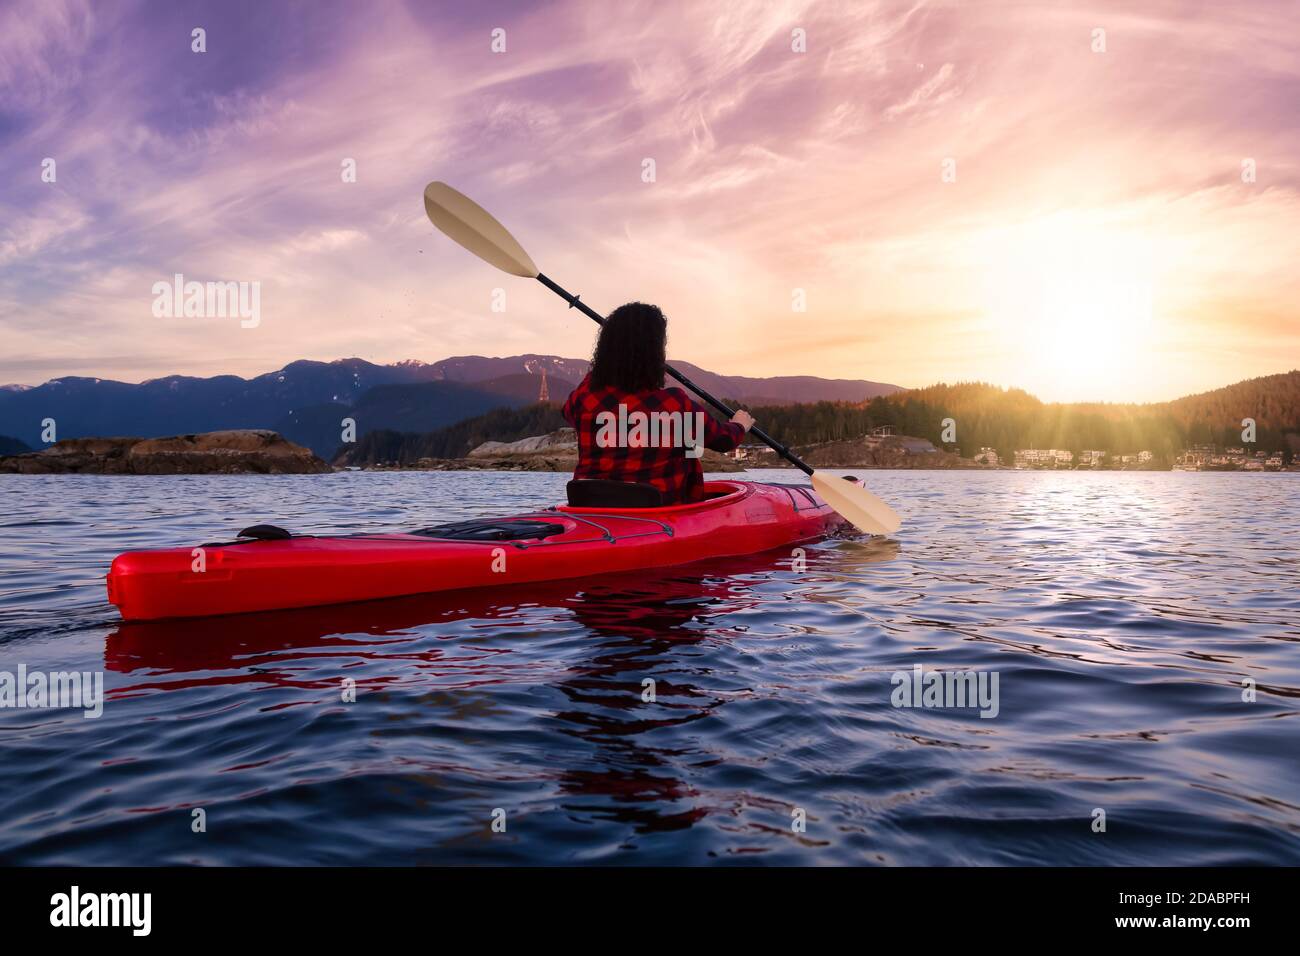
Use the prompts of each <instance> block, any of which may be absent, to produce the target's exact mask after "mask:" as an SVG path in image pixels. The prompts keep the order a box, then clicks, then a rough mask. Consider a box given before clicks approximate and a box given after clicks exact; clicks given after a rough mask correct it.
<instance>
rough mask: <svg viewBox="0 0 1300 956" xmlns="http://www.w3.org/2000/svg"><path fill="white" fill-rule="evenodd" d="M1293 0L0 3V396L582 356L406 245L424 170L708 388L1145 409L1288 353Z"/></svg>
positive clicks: (499, 292) (1297, 237) (1296, 79)
mask: <svg viewBox="0 0 1300 956" xmlns="http://www.w3.org/2000/svg"><path fill="white" fill-rule="evenodd" d="M1298 13H1300V5H1298V4H1297V3H1295V2H1283V0H1276V2H1274V0H1270V2H1250V0H1243V2H1233V3H1219V2H1208V0H1207V2H1194V0H1180V2H1164V0H1149V2H1142V3H1137V4H1135V3H1131V2H1121V3H1097V2H1067V0H1042V2H1025V3H1010V2H1007V3H1002V2H966V3H953V2H943V3H927V2H911V3H908V2H872V0H851V2H810V3H807V2H805V3H782V2H762V3H746V2H742V0H728V2H727V3H725V4H719V3H712V2H685V3H682V2H671V0H654V2H644V3H595V2H591V0H587V2H574V0H569V2H556V3H492V2H482V3H474V4H468V3H431V2H411V3H399V2H376V3H365V4H361V3H355V2H353V3H328V2H312V3H307V2H301V3H297V2H266V0H259V2H248V3H245V2H220V3H217V2H210V3H186V2H166V3H164V2H151V3H131V2H125V0H115V2H112V3H86V2H72V0H33V2H26V0H20V2H13V0H4V2H0V340H2V346H0V383H21V384H28V385H34V384H39V383H40V382H43V381H46V380H48V379H51V378H57V377H60V376H65V375H87V376H97V377H104V378H114V379H120V380H124V381H140V380H142V379H147V378H153V377H159V376H162V375H166V374H170V373H182V374H190V375H213V374H223V373H230V374H238V375H245V376H251V375H255V374H259V373H262V372H266V371H270V370H273V369H276V368H279V367H281V366H283V365H284V364H286V363H287V362H289V361H292V360H294V359H300V358H308V359H318V360H330V359H336V358H343V357H350V356H359V357H361V358H365V359H368V360H371V361H375V362H392V361H398V360H404V359H419V360H424V361H436V360H438V359H440V358H444V357H447V356H450V355H463V354H482V355H512V354H519V353H527V352H537V353H548V354H559V355H563V356H569V357H580V356H585V355H588V354H590V350H591V344H592V333H593V326H592V325H591V323H590V322H589V321H588V320H586V319H584V318H583V317H582V316H580V315H579V314H578V313H577V312H576V311H572V310H567V309H566V308H565V307H564V305H563V303H562V302H561V301H560V300H558V299H557V298H555V297H554V296H553V295H552V294H551V293H549V292H547V291H546V290H545V289H543V288H542V287H541V286H540V285H539V284H538V283H535V282H531V281H529V280H525V279H519V278H515V277H512V276H508V275H505V274H503V273H500V272H496V271H495V270H493V269H491V268H490V267H489V266H487V265H485V264H484V263H482V262H480V261H479V260H477V259H474V258H473V257H471V256H470V255H469V254H468V253H466V252H464V251H463V250H462V249H460V248H459V247H457V246H455V245H454V244H452V243H451V242H450V241H449V240H447V239H446V238H445V237H443V236H441V235H440V234H438V233H437V232H436V231H434V229H433V227H432V226H431V225H430V223H429V222H428V220H427V218H426V217H425V215H424V210H423V206H422V200H421V195H422V191H423V188H424V185H425V184H426V183H427V182H429V181H430V180H435V179H436V180H443V181H446V182H448V183H450V184H452V185H453V186H455V187H456V188H457V189H459V190H461V191H462V192H464V193H466V194H467V195H469V196H471V197H472V198H474V199H475V200H476V201H477V202H479V203H480V204H481V205H483V206H484V207H485V208H487V209H488V210H489V211H491V212H492V213H493V214H494V215H495V216H496V217H497V218H498V219H499V220H501V221H502V222H503V223H505V225H506V226H507V227H508V228H509V229H510V230H511V232H512V233H513V234H514V235H515V236H516V237H517V238H518V239H519V241H520V242H521V243H522V244H523V246H524V248H525V249H527V250H528V252H529V253H530V255H531V256H532V258H533V259H534V261H535V262H536V263H537V264H538V266H539V268H541V270H542V271H543V272H545V273H546V274H547V275H549V276H551V277H552V278H553V279H555V280H556V281H557V282H559V283H560V284H561V285H563V286H565V287H566V288H568V289H569V290H570V291H572V292H577V293H581V295H582V298H583V301H584V302H588V303H590V304H591V305H593V307H595V308H597V309H603V310H609V309H612V308H613V307H614V306H616V305H618V304H620V303H622V302H625V301H629V300H641V301H650V302H655V303H657V304H659V305H660V306H661V307H663V309H664V310H665V312H666V313H667V315H668V316H669V323H670V325H669V334H670V343H669V353H670V356H671V357H674V358H680V359H685V360H688V361H691V362H694V363H695V364H697V365H699V366H702V367H704V368H708V369H710V370H712V371H716V372H721V373H724V374H734V375H756V376H764V375H797V374H810V375H820V376H824V377H830V378H865V379H870V380H873V381H881V382H889V383H893V384H897V385H903V386H909V387H911V386H924V385H929V384H933V383H935V382H941V381H943V382H957V381H985V382H992V383H994V384H997V385H1003V386H1016V387H1022V388H1025V389H1027V390H1029V391H1030V392H1032V393H1033V394H1036V395H1038V396H1039V397H1041V398H1043V399H1045V400H1055V401H1076V400H1078V401H1083V400H1103V401H1159V400H1164V399H1170V398H1174V397H1177V396H1179V395H1183V394H1189V393H1193V392H1199V391H1205V390H1208V389H1211V388H1216V387H1219V386H1222V385H1226V384H1229V383H1231V382H1235V381H1239V380H1241V379H1244V378H1249V377H1252V376H1256V375H1265V374H1271V373H1275V372H1282V371H1287V370H1289V369H1292V368H1296V367H1297V366H1300V311H1298V309H1300V306H1298V305H1297V303H1298V301H1300V296H1298V294H1297V293H1300V269H1297V268H1296V263H1297V262H1300V228H1298V224H1300V192H1298V190H1300V159H1298V158H1297V151H1298V150H1300V109H1297V105H1296V104H1298V103H1300V31H1298V30H1296V29H1295V24H1296V22H1297V14H1298ZM195 29H201V30H202V31H203V32H202V34H201V39H202V41H203V44H204V50H203V52H196V51H195V50H194V48H193V47H194V44H195V42H196V41H195V38H194V35H193V31H194V30H195ZM51 160H52V161H53V162H52V164H51V162H50V161H51ZM651 164H652V165H651ZM345 168H348V169H350V168H355V177H354V178H355V181H349V179H350V178H351V177H348V176H345V174H344V173H345ZM51 172H52V174H53V175H51ZM51 179H52V181H50V180H51ZM177 274H180V275H182V276H183V277H184V278H185V280H186V281H197V282H210V281H222V282H227V281H229V282H239V283H247V284H248V285H247V286H245V288H246V289H248V290H252V289H254V288H255V289H256V290H257V294H258V299H257V303H258V309H257V317H256V322H255V324H254V323H253V322H252V321H241V320H240V318H238V317H232V316H221V315H212V314H206V315H185V314H184V310H183V309H182V310H171V311H169V310H168V308H167V307H166V306H160V305H159V287H158V286H156V284H157V283H171V282H172V281H173V276H175V275H177ZM250 301H251V300H250ZM160 309H161V312H160Z"/></svg>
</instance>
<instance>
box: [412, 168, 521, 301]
mask: <svg viewBox="0 0 1300 956" xmlns="http://www.w3.org/2000/svg"><path fill="white" fill-rule="evenodd" d="M424 211H425V212H426V213H428V214H429V219H430V221H432V222H433V224H434V225H435V226H437V227H438V228H439V229H440V230H442V231H443V232H444V233H446V234H447V235H448V236H449V237H451V238H452V239H453V240H455V241H456V242H457V243H459V244H460V245H462V246H464V247H465V248H466V249H468V250H469V251H470V252H472V253H474V255H476V256H478V257H479V258H480V259H482V260H483V261H484V262H487V263H488V264H490V265H494V266H496V267H497V268H498V269H500V270H501V271H502V272H509V273H510V274H511V275H514V276H523V277H524V278H525V279H536V278H537V273H538V269H537V266H535V265H533V260H532V259H530V258H528V253H526V252H524V247H523V246H521V245H520V244H519V243H518V242H516V241H515V237H514V236H512V235H510V233H509V232H507V231H506V227H505V226H503V225H501V223H499V222H497V221H496V220H495V219H493V218H492V215H491V214H490V213H489V212H488V211H487V210H486V209H484V208H483V207H482V206H480V205H479V204H478V203H476V202H475V201H474V200H472V199H470V198H469V197H468V196H466V195H464V194H463V193H458V192H457V191H456V190H454V189H452V188H451V187H450V186H448V185H447V184H446V183H438V182H433V183H429V185H427V186H425V187H424Z"/></svg>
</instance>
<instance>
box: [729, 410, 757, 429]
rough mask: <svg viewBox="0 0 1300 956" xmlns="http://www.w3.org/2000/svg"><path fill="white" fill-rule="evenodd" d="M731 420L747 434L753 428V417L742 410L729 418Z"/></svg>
mask: <svg viewBox="0 0 1300 956" xmlns="http://www.w3.org/2000/svg"><path fill="white" fill-rule="evenodd" d="M731 420H732V421H733V422H735V423H736V424H737V425H739V426H740V427H741V428H743V429H745V431H746V432H748V431H749V430H750V429H751V428H753V427H754V416H753V415H751V414H749V412H747V411H745V410H744V409H743V408H742V409H740V410H739V411H737V412H736V414H734V415H732V416H731Z"/></svg>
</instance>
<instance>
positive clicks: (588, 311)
mask: <svg viewBox="0 0 1300 956" xmlns="http://www.w3.org/2000/svg"><path fill="white" fill-rule="evenodd" d="M537 281H538V282H540V283H541V284H542V285H544V286H546V288H548V289H550V290H551V291H552V292H554V293H555V294H556V295H558V296H559V297H560V298H561V299H563V300H564V301H565V302H567V303H569V308H571V309H577V310H578V311H579V312H581V313H582V314H583V315H586V316H588V317H589V318H591V319H593V320H594V321H595V322H596V323H597V324H598V325H604V324H605V317H604V316H603V315H601V314H600V313H599V312H597V311H596V310H595V309H593V308H591V307H590V306H588V305H587V303H585V302H582V301H580V299H579V297H578V296H576V295H569V293H568V292H566V291H565V290H564V289H562V288H560V287H559V286H558V285H556V284H555V283H554V282H552V281H551V280H550V279H549V278H547V277H546V276H545V275H543V274H542V273H540V272H539V273H538V274H537ZM664 371H665V372H667V373H668V374H669V375H671V376H672V377H673V378H675V379H677V381H678V382H680V383H681V384H682V385H685V386H686V387H687V388H689V389H690V390H691V391H692V392H694V393H695V394H696V395H698V396H700V398H702V399H704V400H705V401H706V402H708V403H709V404H710V405H712V406H713V407H714V408H716V409H717V410H718V411H720V412H722V414H724V415H726V416H727V417H728V418H730V417H731V416H732V415H734V414H736V413H735V411H734V410H733V409H730V408H728V407H727V406H726V405H725V404H724V403H723V402H720V401H718V399H716V398H714V397H713V396H712V395H710V394H709V393H708V392H706V391H705V390H704V389H702V388H700V387H699V386H698V385H696V384H695V383H693V382H692V381H691V380H690V379H689V378H687V377H686V376H685V375H683V374H682V373H681V372H679V371H677V369H675V368H673V367H672V366H671V365H665V366H664ZM749 433H750V434H751V435H753V436H754V437H755V438H757V439H758V440H759V441H761V442H762V443H763V444H764V445H766V446H767V447H768V448H771V449H772V450H773V451H774V452H776V453H777V454H778V455H780V456H781V457H782V458H784V459H785V460H786V461H788V462H789V463H790V464H792V465H794V466H795V467H796V468H798V469H800V470H802V471H803V473H804V474H806V475H811V474H812V473H813V469H812V466H810V465H809V464H808V463H807V462H804V461H803V460H801V459H800V458H799V457H798V456H797V455H795V453H794V452H792V451H791V450H790V449H789V448H786V447H785V446H784V445H782V444H781V443H780V442H779V441H777V440H776V439H775V438H773V437H772V436H771V435H769V434H768V433H767V432H765V431H763V429H761V428H759V427H758V426H757V425H755V426H754V427H752V428H751V429H750V430H749Z"/></svg>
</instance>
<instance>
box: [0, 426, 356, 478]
mask: <svg viewBox="0 0 1300 956" xmlns="http://www.w3.org/2000/svg"><path fill="white" fill-rule="evenodd" d="M333 470H334V469H333V468H331V467H330V466H329V465H328V464H326V463H325V462H324V461H322V460H321V459H319V458H317V457H316V456H315V455H313V454H312V453H311V452H310V451H309V450H308V449H306V448H303V447H302V446H301V445H295V444H294V443H293V442H290V441H287V440H285V439H284V438H282V437H281V436H280V435H278V434H277V433H276V432H273V431H269V430H266V429H233V430H229V431H217V432H203V433H201V434H196V435H173V436H170V437H167V438H65V439H64V440H62V441H60V442H56V443H55V444H53V445H51V446H50V447H49V448H45V449H42V450H40V451H34V452H27V453H26V454H21V455H7V456H4V457H0V474H19V475H235V474H254V475H315V474H323V473H325V472H331V471H333Z"/></svg>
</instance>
